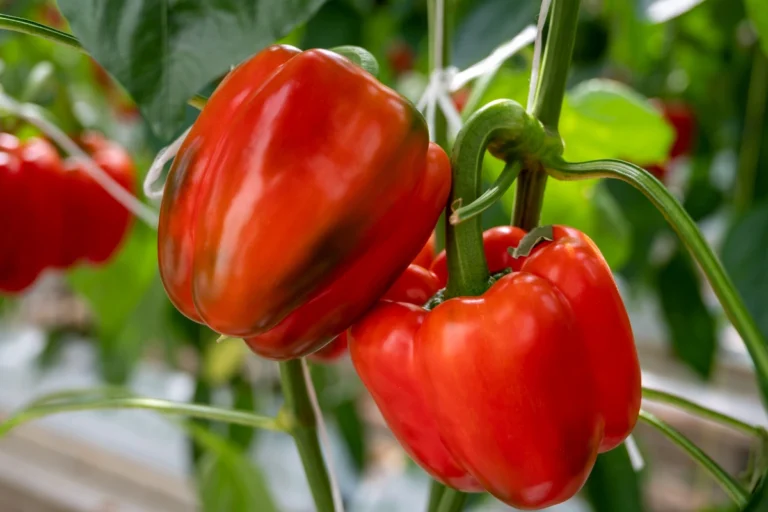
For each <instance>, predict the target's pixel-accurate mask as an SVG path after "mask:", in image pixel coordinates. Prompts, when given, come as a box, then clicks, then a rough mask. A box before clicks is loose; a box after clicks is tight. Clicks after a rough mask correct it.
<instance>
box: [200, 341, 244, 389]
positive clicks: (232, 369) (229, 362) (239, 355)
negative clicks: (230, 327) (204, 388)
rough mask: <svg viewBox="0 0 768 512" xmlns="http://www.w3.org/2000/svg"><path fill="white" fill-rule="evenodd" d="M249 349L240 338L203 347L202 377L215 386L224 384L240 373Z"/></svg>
mask: <svg viewBox="0 0 768 512" xmlns="http://www.w3.org/2000/svg"><path fill="white" fill-rule="evenodd" d="M247 353H248V349H247V348H246V346H245V343H243V340H241V339H239V338H228V339H226V340H222V341H218V342H215V343H207V344H206V345H205V346H204V347H203V365H202V368H201V373H202V377H203V378H205V379H206V380H207V381H208V382H210V383H211V384H213V385H214V386H217V385H221V384H224V383H226V382H229V381H230V380H232V378H233V377H234V376H235V375H236V374H238V373H239V372H240V370H241V369H242V368H243V363H244V362H245V357H246V355H247Z"/></svg>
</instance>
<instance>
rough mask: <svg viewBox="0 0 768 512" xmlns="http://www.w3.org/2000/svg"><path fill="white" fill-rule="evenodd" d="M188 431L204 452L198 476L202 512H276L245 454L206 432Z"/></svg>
mask: <svg viewBox="0 0 768 512" xmlns="http://www.w3.org/2000/svg"><path fill="white" fill-rule="evenodd" d="M187 430H188V431H189V432H190V434H191V435H192V436H193V437H194V438H195V441H196V442H197V443H199V444H200V445H201V446H203V447H205V449H206V450H207V453H205V455H204V456H203V458H202V459H201V461H200V465H199V468H198V475H197V477H198V492H199V493H200V501H201V505H202V510H203V512H230V511H234V510H243V511H246V510H258V511H259V512H277V507H276V505H275V502H274V500H273V498H272V496H271V494H270V492H269V488H268V486H267V482H266V480H265V478H264V475H263V473H262V472H261V471H260V469H259V468H258V467H256V466H255V465H254V463H253V462H252V461H250V460H249V459H248V458H247V456H246V455H245V454H241V453H239V452H238V451H237V450H236V449H235V448H234V447H233V446H232V444H230V443H228V442H227V441H225V440H224V439H222V438H221V437H219V436H217V435H216V434H212V433H211V432H208V431H207V430H204V429H201V428H199V427H196V426H194V425H191V424H190V425H188V427H187Z"/></svg>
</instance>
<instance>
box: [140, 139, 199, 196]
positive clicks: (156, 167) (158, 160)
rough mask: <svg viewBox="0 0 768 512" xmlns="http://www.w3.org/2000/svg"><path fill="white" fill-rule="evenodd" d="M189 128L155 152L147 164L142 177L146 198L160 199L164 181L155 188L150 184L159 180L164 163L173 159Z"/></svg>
mask: <svg viewBox="0 0 768 512" xmlns="http://www.w3.org/2000/svg"><path fill="white" fill-rule="evenodd" d="M191 129H192V128H191V127H190V128H187V129H186V131H185V132H184V133H182V134H181V135H180V136H179V138H177V139H176V140H175V141H173V142H171V143H170V144H169V145H167V146H166V147H164V148H163V149H161V150H160V151H159V152H158V153H157V156H156V157H155V160H154V161H153V162H152V165H151V166H149V170H148V171H147V175H146V176H145V177H144V187H143V188H144V195H145V196H147V197H148V198H150V199H160V198H162V197H163V191H164V190H165V183H163V184H162V185H161V186H160V188H158V189H155V190H153V189H152V185H154V184H155V183H157V182H158V181H159V180H160V175H161V174H163V168H164V167H165V164H167V163H168V162H170V161H171V160H173V158H174V157H175V156H176V153H178V152H179V148H181V145H182V144H183V143H184V139H186V138H187V135H189V130H191Z"/></svg>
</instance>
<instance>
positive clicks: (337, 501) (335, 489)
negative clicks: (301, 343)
mask: <svg viewBox="0 0 768 512" xmlns="http://www.w3.org/2000/svg"><path fill="white" fill-rule="evenodd" d="M301 371H302V373H304V380H305V381H306V383H307V395H309V403H310V404H312V411H313V412H314V413H315V417H316V418H317V431H318V434H319V435H320V444H321V445H322V447H323V448H324V451H325V460H326V461H327V465H328V479H329V480H330V483H331V499H332V500H333V510H334V512H344V501H343V500H342V499H341V491H340V490H339V483H338V481H337V480H336V472H335V471H334V470H333V457H331V439H330V437H329V436H328V429H326V427H325V421H324V420H323V412H322V411H321V410H320V404H319V403H318V401H317V393H315V386H314V385H313V384H312V377H311V376H310V374H309V366H307V360H306V358H303V357H302V358H301Z"/></svg>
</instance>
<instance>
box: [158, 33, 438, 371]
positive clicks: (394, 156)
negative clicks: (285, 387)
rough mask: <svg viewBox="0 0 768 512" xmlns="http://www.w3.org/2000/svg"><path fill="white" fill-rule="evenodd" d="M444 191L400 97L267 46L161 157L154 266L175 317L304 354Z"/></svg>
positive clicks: (411, 247)
mask: <svg viewBox="0 0 768 512" xmlns="http://www.w3.org/2000/svg"><path fill="white" fill-rule="evenodd" d="M222 120H226V121H225V122H223V121H222ZM449 189H450V162H449V160H448V157H447V155H446V154H445V152H444V151H443V150H442V149H440V147H439V146H437V145H435V144H431V143H430V142H429V137H428V133H427V127H426V124H425V122H424V120H423V118H422V117H421V115H420V114H419V113H418V112H417V111H416V110H415V109H414V108H413V106H412V105H411V104H410V103H409V102H408V101H407V100H405V99H404V98H402V97H401V96H399V95H398V94H396V93H395V92H394V91H392V90H390V89H388V88H387V87H385V86H383V85H382V84H381V83H379V82H378V81H377V80H376V79H375V78H374V77H373V76H371V75H370V74H368V73H367V72H365V71H363V70H362V69H360V68H358V67H356V66H355V65H353V64H352V63H351V62H350V61H348V60H347V59H345V58H343V57H341V56H339V55H336V54H334V53H332V52H329V51H325V50H309V51H305V52H300V51H299V50H297V49H295V48H291V47H287V46H273V47H270V48H267V49H266V50H264V51H262V52H260V53H259V54H257V55H256V56H254V57H253V58H251V59H250V60H248V61H247V62H245V63H244V64H242V65H240V66H239V67H238V68H236V69H235V70H234V71H233V72H232V73H230V74H229V76H228V77H227V78H226V79H225V80H224V81H223V82H222V83H221V85H220V86H219V87H218V88H217V90H216V91H215V92H214V94H213V95H212V97H211V98H210V100H209V101H208V103H207V105H206V106H205V108H204V109H203V111H202V112H201V114H200V117H199V118H198V120H197V121H196V122H195V124H194V125H193V127H192V129H191V131H190V133H189V135H188V136H187V138H186V140H185V142H184V144H183V145H182V147H181V149H180V151H179V153H178V155H177V157H176V159H175V161H174V164H173V166H172V168H171V171H170V175H169V177H168V180H167V185H166V191H165V194H164V197H163V203H162V208H161V212H160V225H159V236H158V253H159V263H160V275H161V278H162V280H163V284H164V285H165V288H166V291H167V292H168V295H169V297H170V298H171V301H172V302H173V303H174V305H176V307H177V308H178V309H179V310H180V311H181V312H182V313H183V314H185V315H186V316H188V317H189V318H191V319H193V320H196V321H198V322H202V323H205V324H206V325H208V326H209V327H211V328H212V329H214V330H215V331H217V332H220V333H222V334H225V335H229V336H237V337H243V338H246V342H247V343H248V345H249V346H250V347H251V349H252V350H253V351H254V352H256V353H258V354H261V355H263V356H265V357H270V358H273V359H289V358H294V357H299V356H302V355H306V354H309V353H312V352H313V351H315V350H317V349H318V348H319V347H322V346H323V345H324V344H325V343H327V342H328V340H330V339H332V338H333V337H335V336H336V335H338V334H339V333H341V332H342V331H344V330H345V329H346V328H347V327H348V326H349V325H350V324H351V323H352V322H353V321H354V320H356V319H357V318H358V317H360V315H362V314H363V313H364V312H365V311H367V310H368V309H369V308H370V307H371V306H372V305H373V304H374V303H375V302H376V300H378V298H379V297H381V295H382V294H383V293H384V292H385V291H386V290H387V289H388V288H389V286H391V285H392V283H393V282H394V281H395V280H396V278H397V276H399V275H400V274H401V273H402V272H403V271H404V270H405V268H406V267H407V266H408V264H409V263H410V261H411V260H412V259H413V258H414V257H415V256H416V255H417V253H418V252H419V250H420V249H421V248H422V246H423V245H424V243H425V242H426V241H427V239H428V238H429V235H430V233H431V231H432V229H433V227H434V225H435V223H436V222H437V218H438V217H439V215H440V212H441V209H442V207H443V205H444V204H445V202H446V200H447V196H448V192H449Z"/></svg>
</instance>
